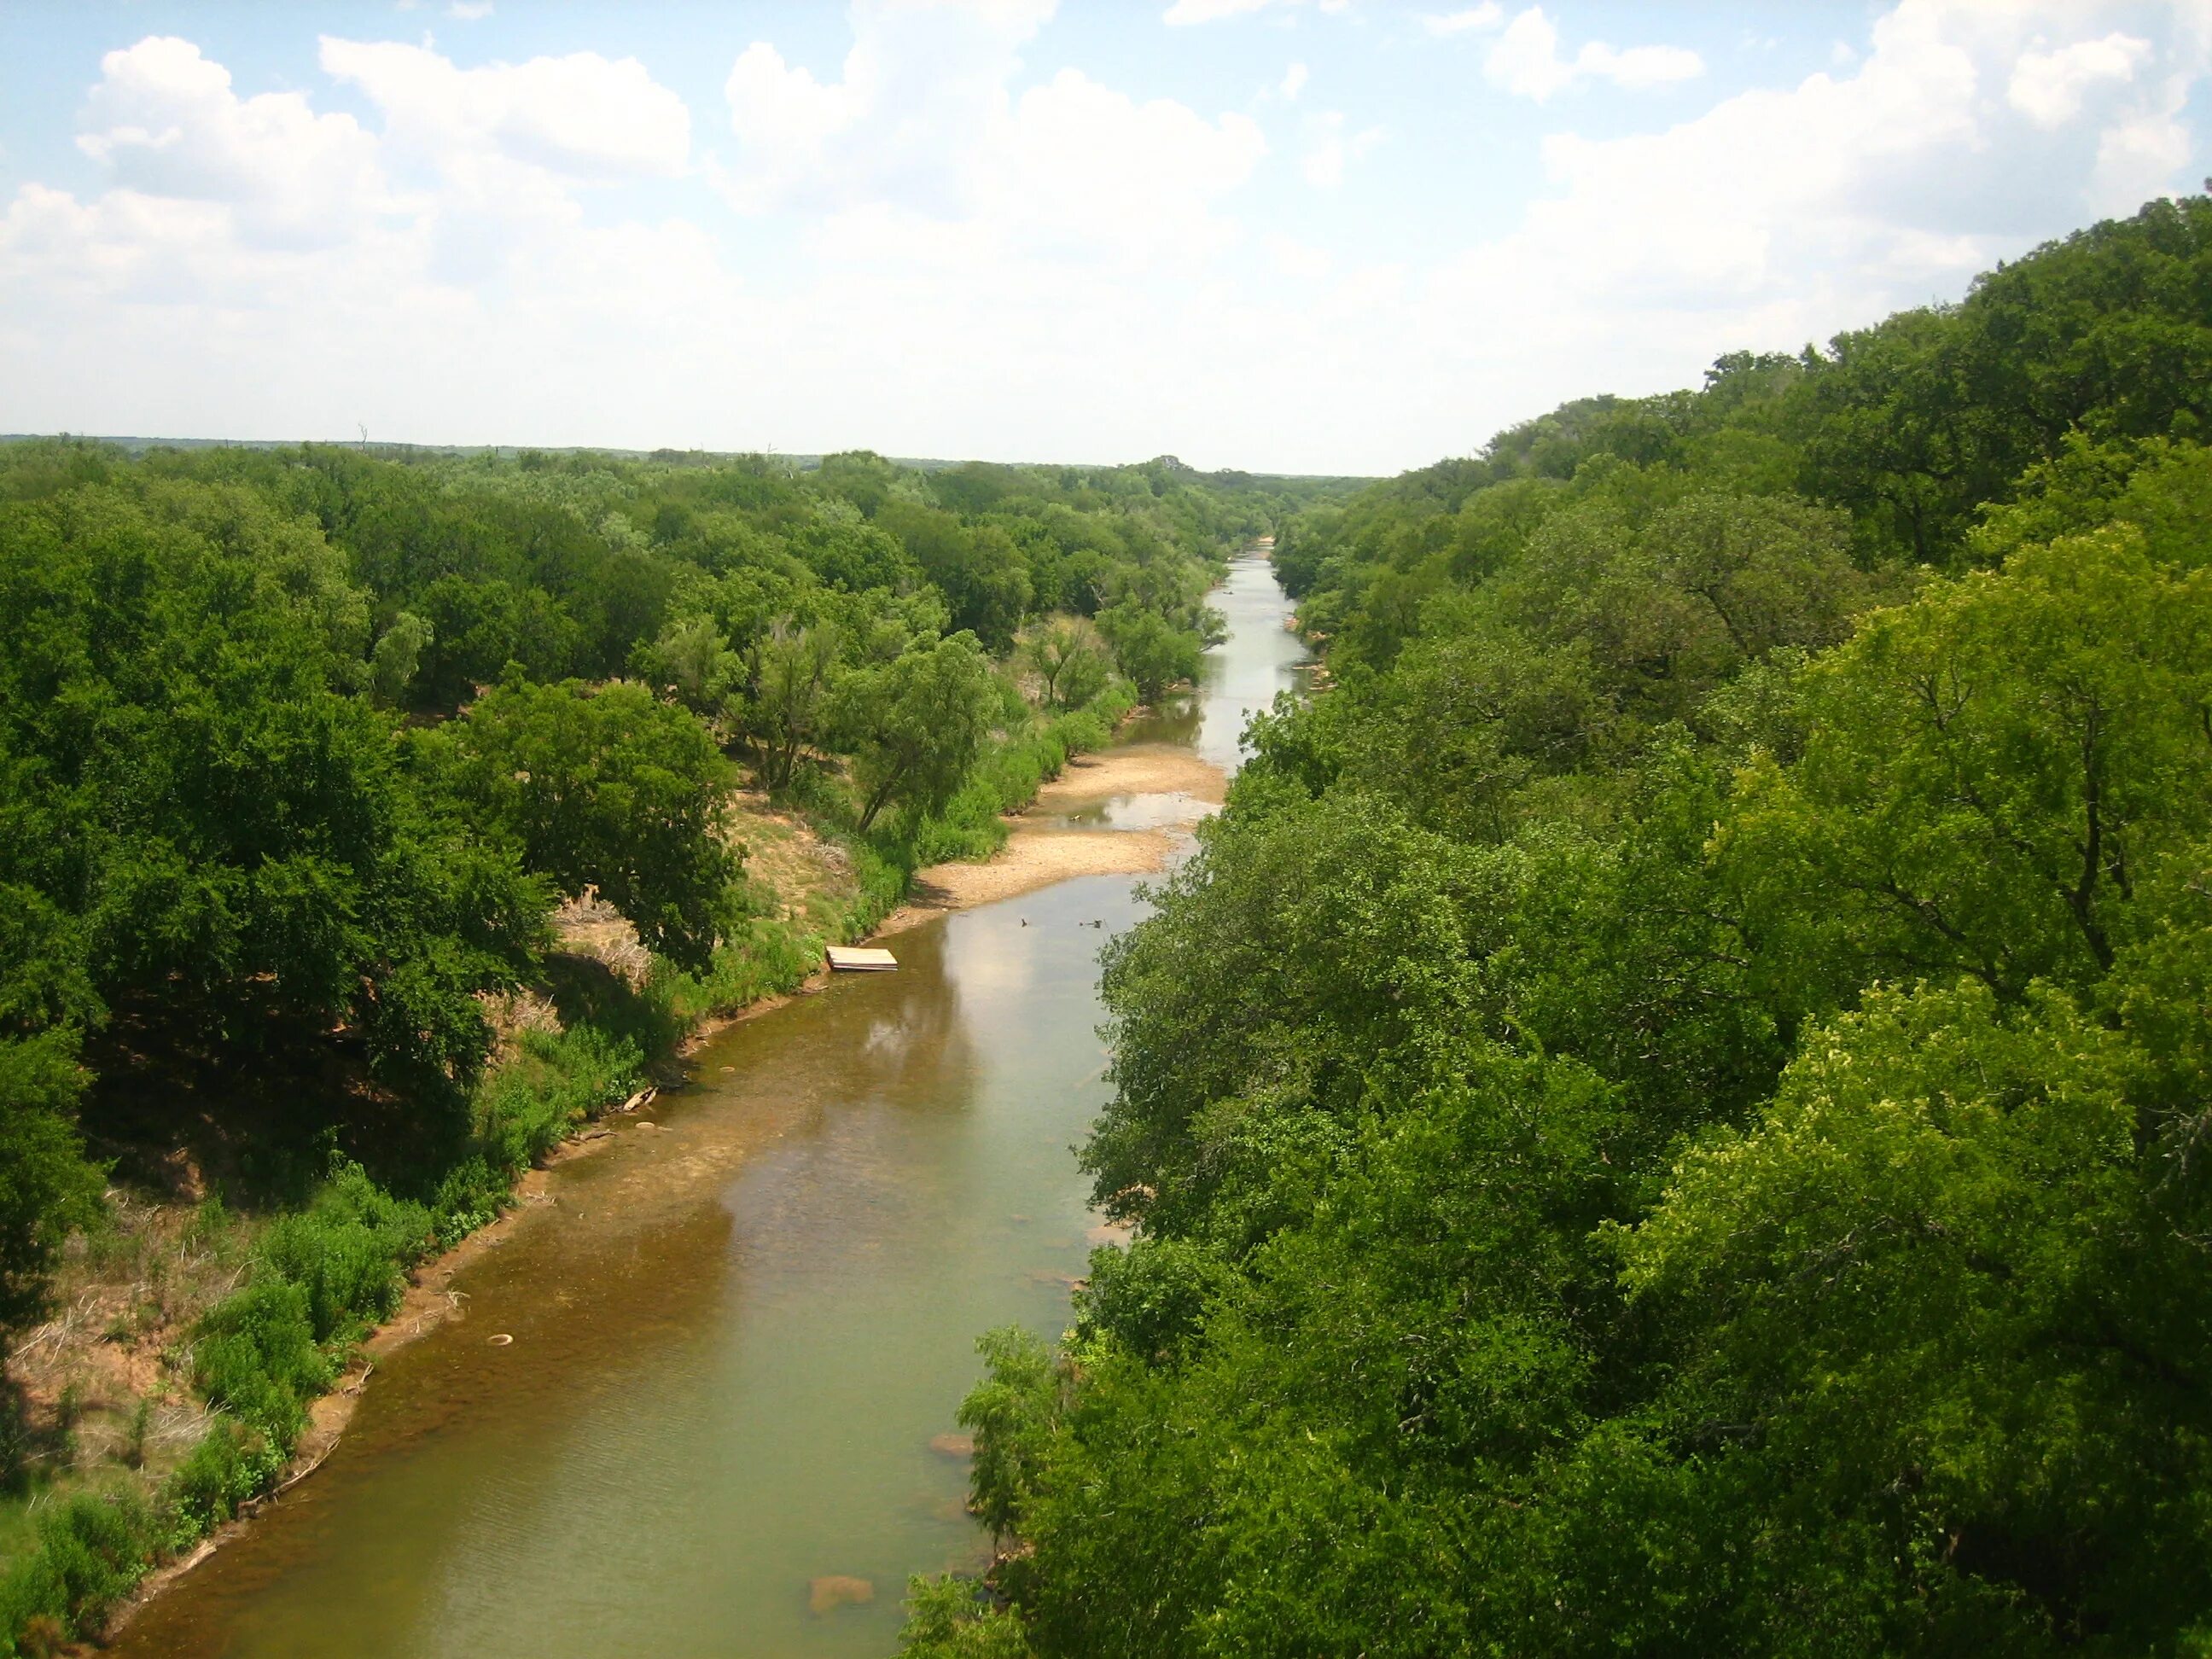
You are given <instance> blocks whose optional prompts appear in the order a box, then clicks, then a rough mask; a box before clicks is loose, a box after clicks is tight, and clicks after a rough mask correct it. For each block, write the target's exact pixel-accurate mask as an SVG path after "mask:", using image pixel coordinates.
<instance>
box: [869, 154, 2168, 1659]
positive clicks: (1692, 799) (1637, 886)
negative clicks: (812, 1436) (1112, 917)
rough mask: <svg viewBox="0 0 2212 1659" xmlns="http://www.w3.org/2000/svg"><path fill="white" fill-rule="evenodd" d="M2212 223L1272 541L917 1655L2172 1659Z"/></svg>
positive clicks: (1364, 501)
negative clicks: (985, 1552)
mask: <svg viewBox="0 0 2212 1659" xmlns="http://www.w3.org/2000/svg"><path fill="white" fill-rule="evenodd" d="M2208 438H2212V202H2208V201H2205V200H2203V199H2199V198H2192V199H2189V200H2185V201H2160V202H2157V203H2154V204H2151V205H2149V206H2148V207H2146V208H2145V209H2144V210H2142V212H2141V213H2140V214H2139V215H2137V216H2135V217H2134V218H2132V219H2128V220H2125V221H2119V222H2107V223H2104V224H2100V225H2098V226H2096V227H2095V228H2092V229H2090V230H2087V231H2086V232H2083V233H2081V234H2077V235H2075V236H2073V237H2071V238H2069V239H2068V240H2064V241H2063V242H2060V243H2057V244H2054V245H2051V246H2045V247H2044V248H2041V249H2039V250H2038V251H2037V252H2034V253H2033V254H2032V255H2030V256H2029V257H2027V258H2023V259H2021V260H2020V261H2019V262H2018V263H2016V264H2009V265H2007V266H2004V267H2002V268H2001V269H1999V270H1995V271H1993V272H1991V273H1990V274H1988V275H1986V276H1984V277H1982V278H1981V279H1980V280H1979V281H1978V282H1977V283H1976V284H1975V285H1974V286H1973V288H1972V291H1971V293H1970V295H1968V297H1967V298H1966V299H1965V300H1964V301H1962V302H1960V303H1959V304H1957V305H1955V306H1947V307H1933V308H1929V309H1925V310H1920V311H1914V312H1911V313H1904V314H1900V315H1898V316H1894V317H1892V318H1890V319H1888V320H1887V321H1886V322H1883V323H1881V324H1880V325H1876V326H1874V327H1870V328H1867V329H1864V330H1861V331H1854V332H1850V333H1847V334H1844V335H1841V336H1839V337H1837V338H1836V339H1834V340H1833V341H1832V342H1831V343H1829V344H1828V346H1827V347H1826V348H1825V349H1808V350H1807V351H1805V352H1804V353H1803V354H1802V356H1733V357H1728V358H1724V359H1723V360H1722V361H1721V362H1718V363H1717V364H1716V365H1715V366H1714V367H1713V368H1712V370H1711V373H1710V374H1708V375H1707V377H1706V380H1705V386H1703V387H1702V388H1701V389H1699V390H1698V391H1695V392H1681V393H1678V394H1674V395H1670V396H1664V397H1657V398H1644V399H1634V400H1626V399H1617V398H1595V399H1592V400H1589V401H1585V402H1580V403H1575V404H1568V405H1566V406H1565V407H1563V408H1561V409H1559V410H1557V411H1555V412H1554V413H1553V414H1551V415H1549V416H1544V417H1543V418H1541V419H1539V420H1535V421H1533V422H1529V423H1528V424H1527V425H1524V426H1521V427H1517V428H1514V429H1512V430H1510V431H1508V432H1505V433H1504V434H1502V435H1499V436H1498V438H1496V439H1495V440H1494V441H1492V442H1491V444H1490V445H1489V446H1488V447H1487V448H1486V449H1485V450H1483V451H1482V452H1481V453H1480V454H1479V455H1477V456H1475V457H1474V458H1473V459H1462V460H1452V461H1447V462H1443V463H1441V464H1439V465H1435V466H1432V467H1430V468H1427V469H1425V470H1423V471H1417V472H1413V473H1408V474H1407V475H1405V476H1404V477H1399V478H1397V479H1395V480H1392V481H1390V482H1388V483H1379V484H1376V485H1374V486H1371V487H1370V488H1368V489H1365V490H1364V491H1363V492H1361V493H1359V494H1358V495H1353V496H1352V497H1351V498H1349V499H1346V500H1342V501H1330V502H1322V503H1318V504H1315V505H1313V506H1310V507H1307V508H1306V509H1305V510H1304V511H1302V512H1299V513H1296V514H1295V515H1294V516H1292V517H1291V518H1290V519H1289V520H1288V521H1287V522H1286V524H1285V527H1284V530H1283V532H1282V534H1281V538H1280V541H1279V546H1278V551H1277V562H1278V567H1279V572H1280V574H1281V575H1282V577H1283V579H1284V580H1285V583H1286V584H1287V585H1288V586H1290V588H1291V591H1292V592H1294V593H1295V594H1296V595H1297V596H1298V598H1299V599H1300V603H1301V608H1300V615H1301V617H1302V621H1303V623H1304V627H1305V628H1306V629H1307V630H1308V631H1309V633H1310V635H1311V637H1312V638H1313V639H1315V640H1316V641H1317V642H1318V643H1320V644H1321V645H1322V647H1323V648H1324V650H1325V653H1326V663H1327V668H1328V677H1329V679H1330V681H1331V682H1332V685H1331V689H1329V690H1326V691H1325V692H1323V693H1322V694H1321V695H1320V696H1316V697H1315V698H1314V699H1312V700H1311V701H1310V702H1309V703H1308V704H1306V705H1305V706H1303V707H1292V706H1290V705H1288V704H1287V703H1285V704H1284V705H1282V706H1279V708H1277V709H1276V710H1275V712H1274V713H1273V714H1270V715H1267V716H1266V717H1263V718H1261V719H1259V720H1256V721H1255V723H1254V725H1253V726H1252V727H1251V729H1250V731H1249V733H1248V744H1249V762H1248V763H1247V765H1246V766H1245V768H1244V769H1243V772H1242V773H1241V774H1240V775H1238V777H1237V780H1236V781H1235V784H1234V787H1233V789H1232V791H1231V802H1230V805H1229V807H1228V810H1227V811H1226V812H1225V814H1224V815H1223V816H1222V817H1220V818H1219V819H1218V821H1216V822H1215V823H1212V825H1211V826H1209V827H1208V829H1206V831H1205V833H1204V835H1203V836H1202V841H1201V846H1200V850H1199V851H1198V853H1197V854H1195V855H1194V857H1193V858H1192V859H1191V860H1190V861H1189V862H1188V864H1187V865H1186V866H1183V867H1182V869H1181V870H1180V871H1179V872H1177V873H1176V874H1175V875H1174V876H1173V878H1171V879H1170V880H1169V881H1167V882H1166V883H1165V884H1164V886H1163V887H1162V889H1161V890H1159V891H1158V894H1157V899H1158V910H1157V914H1156V915H1154V916H1153V917H1152V919H1151V920H1148V921H1146V922H1144V923H1143V924H1141V925H1140V926H1139V927H1137V928H1136V929H1135V930H1134V931H1133V933H1131V934H1129V935H1127V936H1126V937H1124V938H1122V939H1118V940H1116V941H1115V943H1114V944H1113V945H1110V946H1109V950H1108V952H1107V957H1106V975H1105V987H1106V994H1107V998H1108V1001H1109V1006H1110V1008H1111V1011H1112V1020H1113V1024H1112V1030H1111V1035H1112V1039H1113V1042H1114V1044H1115V1060H1114V1073H1113V1076H1114V1080H1115V1085H1116V1087H1117V1092H1116V1095H1115V1098H1114V1101H1113V1103H1112V1104H1111V1106H1110V1107H1109V1109H1108V1110H1107V1111H1106V1113H1105V1115H1103V1118H1102V1119H1101V1121H1099V1123H1098V1124H1097V1130H1096V1133H1095V1135H1094V1136H1093V1138H1092V1139H1091V1141H1090V1142H1089V1144H1088V1146H1087V1147H1086V1148H1085V1152H1084V1158H1085V1167H1086V1168H1087V1169H1088V1170H1089V1171H1090V1172H1091V1175H1092V1176H1095V1179H1096V1190H1097V1200H1098V1201H1099V1202H1100V1203H1101V1204H1103V1206H1106V1207H1107V1208H1108V1209H1109V1210H1110V1211H1112V1212H1115V1214H1117V1215H1119V1216H1121V1217H1123V1218H1127V1219H1129V1220H1131V1221H1133V1222H1135V1223H1137V1224H1139V1233H1138V1235H1137V1237H1136V1240H1135V1242H1134V1243H1133V1244H1132V1245H1131V1246H1130V1247H1129V1248H1127V1249H1126V1250H1123V1249H1107V1250H1103V1251H1101V1252H1100V1253H1099V1254H1098V1255H1097V1256H1096V1257H1095V1258H1094V1261H1093V1269H1092V1276H1091V1279H1090V1281H1089V1283H1088V1285H1087V1287H1085V1289H1084V1290H1083V1291H1082V1292H1081V1294H1080V1295H1079V1300H1078V1307H1077V1321H1076V1323H1075V1325H1074V1326H1073V1328H1072V1329H1071V1331H1070V1332H1069V1333H1068V1334H1067V1335H1066V1338H1065V1340H1064V1341H1063V1342H1062V1343H1061V1344H1060V1346H1057V1347H1055V1348H1049V1349H1048V1348H1047V1347H1045V1346H1042V1345H1040V1344H1039V1343H1037V1342H1036V1340H1034V1339H1031V1338H1029V1337H1026V1336H1024V1335H1023V1334H1020V1333H1018V1332H1012V1331H1009V1332H1001V1333H998V1334H994V1335H993V1336H992V1337H991V1338H989V1339H988V1340H987V1341H986V1343H985V1345H984V1346H985V1352H986V1354H987V1358H988V1362H989V1363H988V1374H987V1378H986V1381H985V1382H984V1383H983V1384H982V1385H981V1386H980V1387H979V1388H978V1389H977V1390H976V1391H975V1394H974V1395H971V1396H970V1398H969V1401H967V1403H966V1405H965V1407H963V1421H965V1422H967V1423H968V1424H969V1425H971V1426H972V1427H973V1428H974V1429H975V1431H977V1436H978V1455H977V1461H976V1464H975V1476H974V1480H975V1501H976V1505H977V1508H978V1510H979V1512H980V1513H981V1515H982V1516H983V1517H984V1518H985V1519H986V1521H987V1522H988V1523H989V1525H990V1526H991V1528H993V1529H994V1532H996V1533H997V1534H1000V1535H1001V1537H1002V1540H1003V1541H1004V1542H1005V1544H1006V1549H1005V1551H1004V1553H1002V1554H1001V1556H1000V1561H999V1565H998V1566H997V1567H996V1569H995V1570H994V1574H993V1576H992V1579H991V1583H990V1588H989V1593H988V1594H980V1593H978V1592H977V1591H976V1590H975V1588H974V1587H972V1586H969V1585H966V1584H963V1583H959V1582H957V1581H948V1582H942V1583H934V1584H924V1585H921V1586H918V1599H917V1601H916V1604H915V1610H914V1614H913V1617H912V1620H911V1622H910V1624H909V1626H908V1638H907V1643H908V1650H909V1651H910V1652H912V1653H915V1654H917V1655H932V1656H955V1655H966V1656H1003V1659H1012V1656H1018V1655H1023V1654H1029V1653H1035V1654H1037V1655H1044V1656H1074V1655H1090V1654H1096V1655H1100V1656H1115V1659H1120V1656H1127V1655H1131V1654H1144V1655H1147V1656H1173V1655H1201V1654H1203V1655H1228V1654H1237V1655H1255V1654H1273V1655H1285V1656H1288V1655H1322V1654H1328V1655H1349V1654H1362V1655H1365V1656H1369V1659H1382V1656H1386V1655H1401V1656H1416V1655H1419V1656H1428V1655H1436V1654H1446V1653H1451V1654H1474V1653H1490V1654H1509V1653H1522V1654H1533V1653H1547V1654H1561V1655H1569V1654H1572V1655H1598V1654H1626V1653H1647V1654H1650V1653H1680V1654H1717V1653H1759V1654H1838V1655H1840V1654H1871V1653H1917V1654H1930V1655H1934V1654H1958V1653H1969V1652H1988V1653H2007V1654H2032V1653H2046V1652H2048V1653H2057V1652H2069V1651H2070V1652H2093V1653H2112V1654H2148V1653H2167V1654H2194V1653H2203V1652H2205V1651H2207V1650H2212V1499H2208V1494H2212V1395H2208V1392H2207V1385H2208V1382H2209V1381H2212V1260H2208V1255H2207V1251H2208V1240H2212V1163H2208V1160H2207V1159H2206V1158H2205V1156H2204V1140H2205V1135H2206V1126H2207V1121H2208V1120H2207V1112H2208V1100H2212V1019H2208V1010H2212V839H2208V836H2212V450H2208V449H2207V448H2206V447H2204V443H2205V441H2206V440H2207V439H2208Z"/></svg>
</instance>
